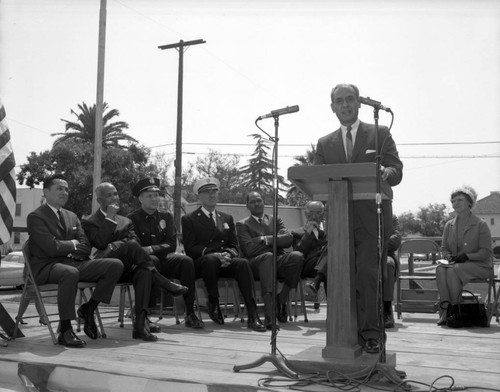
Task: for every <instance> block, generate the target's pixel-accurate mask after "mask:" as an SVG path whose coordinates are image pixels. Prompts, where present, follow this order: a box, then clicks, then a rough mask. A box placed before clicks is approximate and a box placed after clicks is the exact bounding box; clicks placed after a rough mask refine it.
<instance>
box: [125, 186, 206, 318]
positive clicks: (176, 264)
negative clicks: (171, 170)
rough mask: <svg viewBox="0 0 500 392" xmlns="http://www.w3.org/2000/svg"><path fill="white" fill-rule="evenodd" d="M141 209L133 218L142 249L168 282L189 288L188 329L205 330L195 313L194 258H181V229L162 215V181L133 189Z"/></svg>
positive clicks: (165, 214)
mask: <svg viewBox="0 0 500 392" xmlns="http://www.w3.org/2000/svg"><path fill="white" fill-rule="evenodd" d="M132 194H133V195H134V196H135V197H137V198H138V199H139V202H140V203H141V208H139V209H138V210H135V211H134V212H132V213H131V214H129V216H128V217H129V218H130V219H131V220H132V223H133V224H134V229H135V233H136V234H137V236H138V237H139V240H140V242H141V245H142V248H143V249H144V250H145V251H146V252H147V253H148V254H149V257H150V258H151V260H153V262H154V264H155V267H156V269H157V270H158V271H160V273H161V274H162V275H163V276H165V277H166V278H173V279H179V280H180V282H181V284H182V285H183V286H186V287H187V288H188V291H187V293H186V294H184V303H185V304H186V318H185V325H186V327H191V328H204V327H205V324H203V321H201V320H199V319H198V317H196V315H195V313H194V299H195V284H194V282H195V271H194V264H193V259H191V257H188V256H185V255H181V254H177V253H175V250H176V248H177V229H176V228H175V225H174V218H173V217H172V214H170V213H168V212H160V211H158V202H159V199H160V180H159V179H158V178H154V179H153V178H144V179H142V180H140V181H139V182H137V183H136V184H135V185H134V187H133V188H132Z"/></svg>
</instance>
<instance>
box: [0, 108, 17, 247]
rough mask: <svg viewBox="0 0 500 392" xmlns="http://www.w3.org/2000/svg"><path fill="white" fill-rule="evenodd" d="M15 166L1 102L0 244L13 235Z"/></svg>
mask: <svg viewBox="0 0 500 392" xmlns="http://www.w3.org/2000/svg"><path fill="white" fill-rule="evenodd" d="M15 166H16V161H15V159H14V152H13V151H12V147H11V144H10V132H9V127H8V126H7V121H6V119H5V108H4V106H3V103H2V101H1V100H0V244H5V243H6V242H8V241H9V240H10V237H11V235H12V226H13V223H14V212H15V209H16V181H15V176H16V172H15V170H14V167H15Z"/></svg>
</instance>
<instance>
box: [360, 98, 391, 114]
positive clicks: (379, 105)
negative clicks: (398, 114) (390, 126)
mask: <svg viewBox="0 0 500 392" xmlns="http://www.w3.org/2000/svg"><path fill="white" fill-rule="evenodd" d="M358 102H360V103H362V104H363V105H368V106H372V107H374V108H376V109H382V110H385V111H386V112H390V113H392V110H391V108H388V107H387V106H384V105H382V103H381V102H379V101H375V100H374V99H371V98H370V97H367V98H365V97H359V98H358Z"/></svg>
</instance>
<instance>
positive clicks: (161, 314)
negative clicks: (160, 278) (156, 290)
mask: <svg viewBox="0 0 500 392" xmlns="http://www.w3.org/2000/svg"><path fill="white" fill-rule="evenodd" d="M160 291H161V293H160V315H159V316H158V321H160V320H161V319H162V318H163V298H164V295H165V294H164V292H163V290H160Z"/></svg>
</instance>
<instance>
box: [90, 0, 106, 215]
mask: <svg viewBox="0 0 500 392" xmlns="http://www.w3.org/2000/svg"><path fill="white" fill-rule="evenodd" d="M106 1H107V0H101V9H100V12H99V49H98V53H97V97H96V104H95V137H94V175H93V178H94V181H93V189H95V188H96V187H97V185H99V184H100V183H101V172H102V171H101V162H102V125H103V124H102V112H103V104H104V98H103V97H104V55H105V52H106ZM97 207H98V203H97V199H96V197H95V194H93V196H92V211H90V213H91V212H93V211H95V210H96V209H97Z"/></svg>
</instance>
